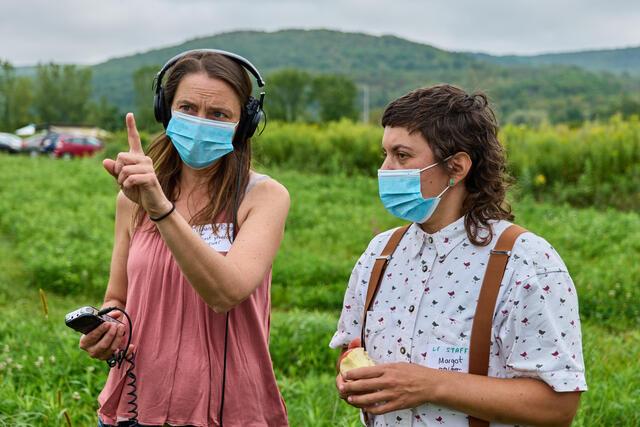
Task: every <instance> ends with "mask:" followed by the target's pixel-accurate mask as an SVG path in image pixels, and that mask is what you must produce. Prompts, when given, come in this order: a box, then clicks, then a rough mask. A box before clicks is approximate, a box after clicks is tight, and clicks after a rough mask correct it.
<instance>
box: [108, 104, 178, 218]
mask: <svg viewBox="0 0 640 427" xmlns="http://www.w3.org/2000/svg"><path fill="white" fill-rule="evenodd" d="M126 124H127V137H128V140H129V151H128V152H122V153H119V154H118V156H117V157H116V160H115V161H114V160H111V159H105V160H104V161H103V162H102V165H103V166H104V168H105V169H106V170H107V172H109V173H110V174H111V175H112V176H113V177H114V178H115V179H116V180H117V182H118V185H119V186H120V188H121V189H122V192H123V193H124V195H125V196H127V198H129V200H131V201H132V202H134V203H137V204H140V205H142V207H143V209H144V210H145V211H147V213H148V214H149V215H150V216H154V217H155V216H159V215H162V214H164V213H166V212H168V211H169V210H170V209H171V202H170V201H169V200H168V199H167V197H166V196H165V195H164V193H163V192H162V188H161V187H160V183H159V182H158V178H157V176H156V173H155V170H154V169H153V162H152V160H151V158H150V157H148V156H146V155H145V154H144V151H143V149H142V143H141V142H140V135H139V134H138V129H137V128H136V121H135V118H134V116H133V113H127V116H126Z"/></svg>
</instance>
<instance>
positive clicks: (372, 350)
mask: <svg viewBox="0 0 640 427" xmlns="http://www.w3.org/2000/svg"><path fill="white" fill-rule="evenodd" d="M509 225H511V224H510V223H509V222H507V221H497V222H494V223H492V227H493V230H494V237H493V240H492V242H491V243H490V244H489V245H487V246H482V247H480V246H475V245H473V244H472V243H471V242H470V241H469V239H468V237H467V234H466V231H465V228H464V217H463V218H460V219H459V220H458V221H456V222H454V223H452V224H450V225H448V226H447V227H445V228H444V229H442V230H441V231H439V232H437V233H435V234H431V235H430V234H427V233H425V232H424V231H423V230H422V229H421V228H420V227H419V226H418V225H417V224H413V225H411V227H410V228H409V229H408V231H407V233H406V234H405V235H404V237H403V238H402V240H401V242H400V244H399V245H398V247H397V248H396V250H395V252H394V254H393V256H392V258H391V260H390V262H389V264H388V266H387V269H386V271H385V274H384V278H383V280H382V283H381V284H380V289H379V290H378V294H377V296H376V299H375V301H374V303H373V304H372V307H371V311H369V312H368V313H367V323H366V330H365V342H366V346H367V352H368V353H369V355H370V356H371V358H372V359H373V360H374V361H375V362H376V363H378V364H380V363H391V362H408V363H417V364H420V365H423V366H429V367H432V368H438V369H447V370H455V371H461V372H468V349H469V340H470V335H471V326H472V323H473V316H474V312H475V308H476V304H477V298H478V295H479V291H480V287H481V285H482V280H483V277H484V271H485V268H486V265H487V262H488V259H489V254H490V251H491V249H492V248H493V247H494V246H495V244H496V242H497V239H498V237H499V236H500V234H501V233H502V232H503V231H504V230H505V229H506V228H507V227H508V226H509ZM392 232H393V230H389V231H386V232H384V233H382V234H380V235H378V236H376V237H375V238H374V239H373V240H372V241H371V243H370V244H369V246H368V248H367V250H366V251H365V252H364V253H363V254H362V256H361V257H360V259H359V260H358V262H357V264H356V266H355V267H354V269H353V272H352V274H351V278H350V280H349V285H348V288H347V291H346V294H345V297H344V305H343V309H342V314H341V316H340V320H339V321H338V328H337V331H336V333H335V335H334V336H333V339H332V340H331V343H330V346H331V347H333V348H337V347H342V346H345V345H347V344H348V343H349V342H350V341H351V340H353V339H354V338H358V337H360V330H361V323H362V314H363V307H364V304H365V299H366V294H367V287H368V284H369V278H370V275H371V269H372V267H373V264H374V262H375V257H376V256H378V255H379V254H380V252H381V251H382V249H383V248H384V246H385V245H386V243H387V241H388V240H389V237H390V236H391V233H392ZM488 374H489V376H492V377H498V378H515V377H532V378H538V379H540V380H542V381H544V382H546V383H547V384H549V385H550V386H551V387H552V388H553V389H554V390H556V391H559V392H562V391H583V390H586V389H587V385H586V382H585V377H584V362H583V358H582V338H581V332H580V319H579V317H578V299H577V295H576V290H575V287H574V285H573V282H572V280H571V277H570V276H569V273H568V271H567V267H566V266H565V265H564V263H563V262H562V260H561V259H560V257H559V255H558V254H557V252H556V251H555V250H554V249H553V247H551V245H549V243H547V242H546V241H545V240H544V239H542V238H541V237H538V236H536V235H535V234H533V233H530V232H528V233H525V234H522V235H521V236H520V237H519V238H518V239H517V241H516V243H515V245H514V248H513V251H512V254H511V258H510V259H509V262H508V264H507V267H506V270H505V274H504V277H503V280H502V283H501V285H500V291H499V294H498V300H497V303H496V309H495V312H494V317H493V326H492V333H491V355H490V359H489V371H488ZM371 424H372V425H375V426H459V427H463V426H464V427H466V426H468V425H469V424H468V418H467V416H466V415H465V414H463V413H460V412H457V411H454V410H451V409H448V408H444V407H439V406H436V405H433V404H424V405H421V406H419V407H416V408H413V409H408V410H400V411H395V412H391V413H388V414H384V415H379V416H375V417H373V423H371ZM497 425H499V424H496V423H492V426H497Z"/></svg>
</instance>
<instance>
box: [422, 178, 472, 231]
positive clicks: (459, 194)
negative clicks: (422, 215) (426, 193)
mask: <svg viewBox="0 0 640 427" xmlns="http://www.w3.org/2000/svg"><path fill="white" fill-rule="evenodd" d="M466 196H467V191H466V189H465V188H464V185H463V184H462V183H459V184H458V185H456V186H455V187H453V188H450V189H449V190H447V191H446V192H445V193H444V194H443V195H442V199H441V200H440V203H439V204H438V207H437V208H436V211H435V212H434V213H433V215H431V218H429V219H428V220H427V221H426V222H424V223H422V224H420V228H422V230H423V231H424V232H425V233H429V234H434V233H437V232H438V231H440V230H442V229H443V228H445V227H446V226H447V225H449V224H452V223H454V222H456V221H457V220H458V219H459V218H460V217H461V216H462V215H463V214H464V212H463V211H462V204H463V202H464V199H465V197H466Z"/></svg>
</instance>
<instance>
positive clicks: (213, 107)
mask: <svg viewBox="0 0 640 427" xmlns="http://www.w3.org/2000/svg"><path fill="white" fill-rule="evenodd" d="M176 104H186V105H189V106H190V107H196V106H197V105H196V104H195V103H194V102H192V101H189V100H188V99H178V100H177V101H176ZM211 111H222V112H223V113H225V114H226V115H227V116H229V117H231V116H233V110H232V109H231V108H229V107H227V106H224V105H220V104H213V105H210V106H207V113H209V112H211Z"/></svg>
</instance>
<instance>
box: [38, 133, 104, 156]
mask: <svg viewBox="0 0 640 427" xmlns="http://www.w3.org/2000/svg"><path fill="white" fill-rule="evenodd" d="M102 148H103V144H102V142H100V140H99V139H97V138H93V137H91V136H80V135H66V134H57V133H51V134H49V135H47V136H46V137H45V138H44V139H43V142H42V151H43V152H44V153H49V154H50V155H51V156H52V157H64V158H72V157H82V156H92V155H94V154H95V152H96V151H99V150H101V149H102Z"/></svg>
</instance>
